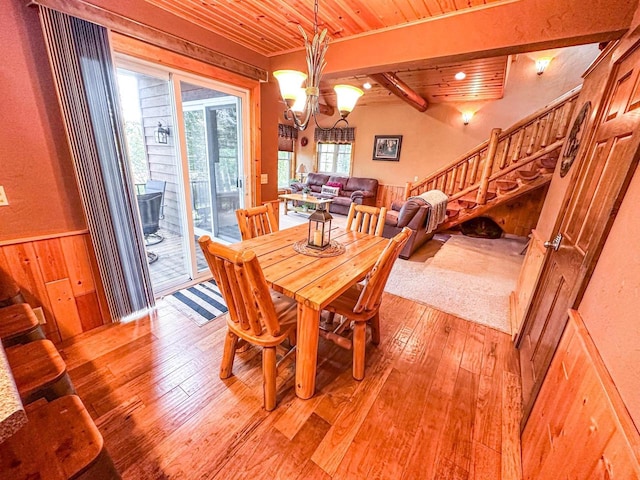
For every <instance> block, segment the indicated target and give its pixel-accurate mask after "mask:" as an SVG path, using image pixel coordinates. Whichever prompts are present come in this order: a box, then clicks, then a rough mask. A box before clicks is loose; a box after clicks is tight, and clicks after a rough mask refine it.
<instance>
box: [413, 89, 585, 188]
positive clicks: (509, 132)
mask: <svg viewBox="0 0 640 480" xmlns="http://www.w3.org/2000/svg"><path fill="white" fill-rule="evenodd" d="M581 89H582V85H578V86H577V87H574V88H572V89H571V90H569V91H568V92H566V93H565V94H563V95H561V96H560V97H558V98H556V99H555V100H553V101H552V102H550V103H549V104H547V105H545V106H544V107H542V108H540V109H538V110H537V111H535V112H534V113H532V114H531V115H528V116H527V117H525V118H523V119H522V120H520V121H518V122H516V123H515V124H513V125H512V126H510V127H509V128H507V129H506V130H502V131H501V132H500V133H499V135H495V134H493V135H492V138H493V141H494V144H493V146H494V147H496V146H497V145H498V144H499V143H500V142H503V141H506V139H508V138H509V137H513V136H514V134H518V135H519V137H521V138H520V139H519V145H517V146H516V148H517V149H518V152H517V153H518V155H519V150H520V149H521V148H522V146H523V145H522V141H523V140H524V129H525V128H526V127H528V126H530V125H532V124H534V123H535V122H536V121H538V122H539V121H540V119H542V118H544V117H545V116H547V115H549V114H550V113H551V112H552V111H554V110H557V109H559V108H560V107H563V106H564V104H566V103H569V102H572V101H574V100H575V99H576V98H577V97H578V95H579V93H580V90H581ZM572 113H573V105H572V107H571V109H570V111H569V112H568V114H567V113H565V114H564V115H563V118H562V119H561V124H560V126H559V128H558V132H561V135H558V134H557V135H556V138H557V140H556V142H553V144H554V145H555V144H556V143H558V141H560V145H561V144H562V140H563V139H564V137H565V136H566V130H567V124H568V122H569V119H570V117H571V115H572ZM495 130H496V129H494V130H492V133H494V131H495ZM517 132H518V133H517ZM490 143H491V142H490V140H485V141H484V142H482V143H481V144H479V145H478V146H476V147H474V148H473V149H471V150H469V151H468V152H466V153H465V154H463V155H461V156H459V157H458V158H456V159H455V160H454V161H453V162H452V163H450V164H448V165H445V166H444V167H441V168H439V169H438V170H436V171H435V172H433V173H432V174H430V175H429V176H428V177H425V178H424V179H422V180H420V181H418V182H415V183H413V182H407V183H406V185H405V190H404V198H405V200H406V199H408V198H409V197H410V196H412V195H418V194H419V193H421V191H425V189H424V187H425V186H426V185H429V184H431V183H434V184H437V180H438V179H442V177H443V175H444V176H445V177H446V174H447V173H448V172H450V171H451V172H454V176H453V181H452V184H455V174H456V172H457V169H458V168H463V167H465V168H466V165H467V164H468V162H470V161H472V160H473V159H474V157H476V156H477V157H478V159H477V162H478V163H479V162H480V161H481V154H482V153H483V152H484V151H485V150H488V149H489V146H490ZM541 147H542V149H543V150H544V151H545V153H543V154H540V155H535V153H538V152H535V153H533V152H532V153H531V154H529V155H527V156H526V157H524V158H519V157H518V158H517V159H516V160H515V161H513V163H512V164H511V165H509V166H506V167H502V165H500V166H499V171H502V170H505V168H509V170H508V172H505V173H504V174H502V175H497V177H496V172H493V171H492V167H493V158H489V159H485V165H484V167H483V174H484V175H482V176H481V178H480V179H479V180H478V181H474V182H473V184H472V185H469V186H468V187H467V188H464V189H463V190H461V191H460V192H456V193H455V194H453V195H450V201H451V200H453V199H456V198H460V197H461V196H463V195H466V194H467V193H470V192H472V191H474V190H478V197H479V200H483V197H484V196H485V195H486V187H488V182H490V181H493V180H495V178H499V177H500V176H504V175H506V174H507V173H510V172H512V171H513V170H515V169H517V168H521V167H522V166H523V165H526V164H527V163H531V162H532V161H533V160H535V159H537V158H540V157H541V156H543V155H545V154H546V153H549V150H548V148H547V145H541ZM507 148H508V146H507ZM556 148H559V146H554V148H553V149H551V150H550V151H553V150H555V149H556ZM493 151H494V153H495V149H494V150H493ZM506 154H507V152H506V151H504V152H503V155H504V156H506ZM532 155H535V158H533V159H531V157H532ZM515 162H517V163H515ZM514 165H515V166H514ZM476 170H477V168H476ZM464 172H465V174H466V169H465V170H464ZM445 180H446V178H445ZM487 180H488V181H487ZM442 183H444V181H443V182H442ZM462 183H463V182H460V184H462ZM481 185H483V186H484V187H485V191H484V193H481V189H480V186H481ZM460 186H462V185H460ZM421 189H422V190H421ZM463 192H464V193H463Z"/></svg>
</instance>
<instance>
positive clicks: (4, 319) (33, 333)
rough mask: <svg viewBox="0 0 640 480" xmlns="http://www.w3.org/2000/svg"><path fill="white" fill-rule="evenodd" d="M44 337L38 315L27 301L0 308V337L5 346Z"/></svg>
mask: <svg viewBox="0 0 640 480" xmlns="http://www.w3.org/2000/svg"><path fill="white" fill-rule="evenodd" d="M44 338H45V335H44V332H43V331H42V327H41V326H40V322H38V317H36V314H35V313H33V309H32V308H31V306H30V305H29V304H28V303H16V304H13V305H9V306H7V307H2V308H0V339H2V345H4V346H5V348H6V347H10V346H11V345H17V344H19V343H28V342H31V341H34V340H43V339H44Z"/></svg>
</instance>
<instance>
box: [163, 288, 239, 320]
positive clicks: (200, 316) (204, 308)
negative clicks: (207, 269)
mask: <svg viewBox="0 0 640 480" xmlns="http://www.w3.org/2000/svg"><path fill="white" fill-rule="evenodd" d="M165 300H166V301H167V302H169V303H170V304H171V305H173V306H174V307H176V308H177V309H178V310H180V312H181V313H183V314H184V315H186V316H188V317H189V318H191V319H192V320H193V321H194V322H196V323H197V324H198V325H199V326H202V325H204V324H205V323H207V322H210V321H211V320H213V319H214V318H216V317H218V316H220V315H222V314H224V313H227V311H228V310H227V306H226V304H225V303H224V299H223V298H222V294H221V293H220V290H219V289H218V286H217V285H216V282H214V281H213V280H210V281H208V282H202V283H198V284H197V285H193V286H192V287H189V288H185V289H183V290H179V291H177V292H176V293H174V294H173V295H168V296H167V297H165Z"/></svg>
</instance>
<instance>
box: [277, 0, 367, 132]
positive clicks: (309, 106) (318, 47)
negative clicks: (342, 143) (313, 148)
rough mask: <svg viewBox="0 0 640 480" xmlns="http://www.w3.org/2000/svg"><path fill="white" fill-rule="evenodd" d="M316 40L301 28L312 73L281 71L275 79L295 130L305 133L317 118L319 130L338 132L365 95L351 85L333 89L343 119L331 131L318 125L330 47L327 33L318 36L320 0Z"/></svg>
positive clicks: (286, 117) (287, 116) (324, 31)
mask: <svg viewBox="0 0 640 480" xmlns="http://www.w3.org/2000/svg"><path fill="white" fill-rule="evenodd" d="M313 15H314V19H313V40H312V41H311V42H310V41H309V38H308V37H307V34H306V32H305V31H304V29H303V28H302V27H301V26H300V25H298V29H299V30H300V33H302V38H304V46H305V50H306V54H307V68H308V70H309V72H308V73H303V72H299V71H297V70H277V71H275V72H273V76H274V77H275V78H276V80H278V85H279V86H280V94H281V95H282V98H283V100H284V101H285V103H286V104H287V109H286V110H285V112H284V118H285V119H286V120H293V123H294V124H295V126H296V127H297V128H298V129H300V130H304V129H305V128H307V125H308V124H309V120H311V117H313V121H314V122H315V124H316V126H317V127H318V128H321V129H323V130H330V129H331V128H335V127H336V125H338V124H339V123H340V122H344V123H345V124H346V125H349V122H347V115H349V113H351V110H353V108H354V107H355V105H356V102H357V101H358V98H360V97H361V96H362V94H363V93H364V92H363V91H362V90H360V89H359V88H357V87H352V86H351V85H336V86H335V87H333V89H334V90H335V92H336V96H337V104H338V110H339V111H340V118H339V119H338V120H337V121H336V122H335V123H334V124H333V126H331V127H329V128H324V127H321V126H320V125H319V124H318V119H317V118H316V116H317V115H318V113H319V97H320V78H321V77H322V70H323V69H324V66H325V65H326V63H325V61H324V55H325V53H326V52H327V48H328V46H329V39H328V38H327V29H326V28H325V29H324V30H322V32H320V33H318V0H315V2H314V8H313ZM305 80H306V87H305V88H303V87H302V83H303V82H304V81H305Z"/></svg>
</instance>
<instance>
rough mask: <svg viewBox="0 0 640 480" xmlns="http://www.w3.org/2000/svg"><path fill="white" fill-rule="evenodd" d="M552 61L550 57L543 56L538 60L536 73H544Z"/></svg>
mask: <svg viewBox="0 0 640 480" xmlns="http://www.w3.org/2000/svg"><path fill="white" fill-rule="evenodd" d="M550 63H551V58H550V57H542V58H538V59H537V60H536V73H537V74H538V75H542V74H543V73H544V71H545V70H546V69H547V67H548V66H549V64H550Z"/></svg>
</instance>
